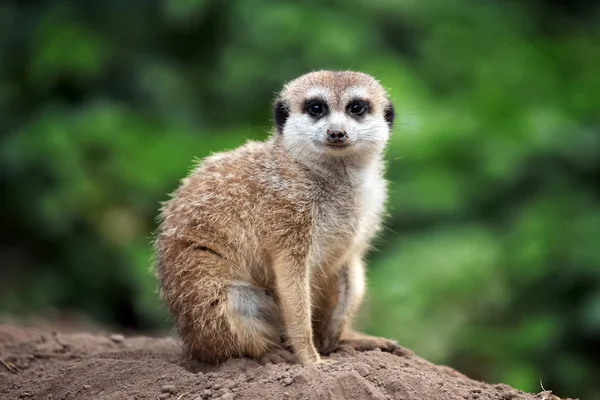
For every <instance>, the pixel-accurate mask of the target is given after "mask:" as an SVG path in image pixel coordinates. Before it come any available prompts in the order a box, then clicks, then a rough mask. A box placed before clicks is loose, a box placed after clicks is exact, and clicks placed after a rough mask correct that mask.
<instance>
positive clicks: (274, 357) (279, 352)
mask: <svg viewBox="0 0 600 400" xmlns="http://www.w3.org/2000/svg"><path fill="white" fill-rule="evenodd" d="M258 362H259V363H260V364H262V365H265V364H268V363H272V364H281V363H284V362H288V363H296V362H297V361H296V357H294V355H293V354H292V353H290V352H289V351H288V350H286V349H283V348H280V347H275V348H273V349H271V350H269V351H268V352H267V353H265V354H264V355H263V356H262V357H260V359H259V360H258Z"/></svg>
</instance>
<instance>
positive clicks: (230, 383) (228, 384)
mask: <svg viewBox="0 0 600 400" xmlns="http://www.w3.org/2000/svg"><path fill="white" fill-rule="evenodd" d="M236 386H237V384H236V383H235V382H234V381H233V380H231V379H228V380H226V381H225V382H223V387H224V388H225V389H232V388H234V387H236Z"/></svg>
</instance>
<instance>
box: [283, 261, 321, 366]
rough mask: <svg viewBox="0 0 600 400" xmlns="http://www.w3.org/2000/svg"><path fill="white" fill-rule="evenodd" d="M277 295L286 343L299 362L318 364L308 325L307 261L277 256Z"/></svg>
mask: <svg viewBox="0 0 600 400" xmlns="http://www.w3.org/2000/svg"><path fill="white" fill-rule="evenodd" d="M274 270H275V277H276V281H277V285H276V288H277V292H278V293H277V294H278V297H279V301H280V307H281V316H282V319H283V324H284V327H285V334H286V337H287V341H288V345H289V346H290V347H291V348H292V350H293V353H294V355H295V356H296V358H297V361H298V362H300V363H302V364H315V363H321V362H322V361H321V358H320V357H319V353H317V350H316V348H315V345H314V342H313V337H312V325H311V298H310V276H309V267H308V263H307V261H306V260H300V259H298V258H295V257H291V256H283V257H279V259H278V260H276V262H275V264H274Z"/></svg>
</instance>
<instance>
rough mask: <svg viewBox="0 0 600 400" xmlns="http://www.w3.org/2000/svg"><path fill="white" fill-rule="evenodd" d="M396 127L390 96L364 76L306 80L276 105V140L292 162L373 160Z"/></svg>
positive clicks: (326, 74)
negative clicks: (393, 126)
mask: <svg viewBox="0 0 600 400" xmlns="http://www.w3.org/2000/svg"><path fill="white" fill-rule="evenodd" d="M393 122H394V107H393V105H392V103H391V101H390V100H389V98H388V96H387V93H386V91H385V90H384V89H383V87H382V86H381V85H380V84H379V82H377V81H376V80H375V79H374V78H373V77H371V76H370V75H367V74H364V73H359V72H332V71H318V72H312V73H309V74H306V75H303V76H301V77H299V78H297V79H295V80H293V81H291V82H290V83H288V84H287V85H286V86H285V87H284V89H283V91H282V92H281V94H280V96H279V98H278V100H277V101H276V103H275V125H276V131H277V132H276V135H278V137H279V139H280V140H281V142H282V143H283V146H284V148H285V149H286V150H287V151H288V152H289V153H290V154H291V155H292V156H293V157H295V158H297V159H299V160H300V161H305V162H308V163H314V162H319V161H328V160H332V159H342V160H350V161H355V162H360V161H361V160H365V161H366V160H369V159H372V158H373V156H374V155H376V154H380V153H381V152H382V151H383V149H384V147H385V145H386V143H387V140H388V137H389V135H390V131H391V128H392V125H393Z"/></svg>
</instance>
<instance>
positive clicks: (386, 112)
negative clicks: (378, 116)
mask: <svg viewBox="0 0 600 400" xmlns="http://www.w3.org/2000/svg"><path fill="white" fill-rule="evenodd" d="M395 117H396V113H395V111H394V105H393V104H392V103H391V102H389V103H388V105H387V106H385V108H384V109H383V118H385V121H386V122H387V123H388V126H389V127H390V129H392V127H393V126H394V118H395Z"/></svg>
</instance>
